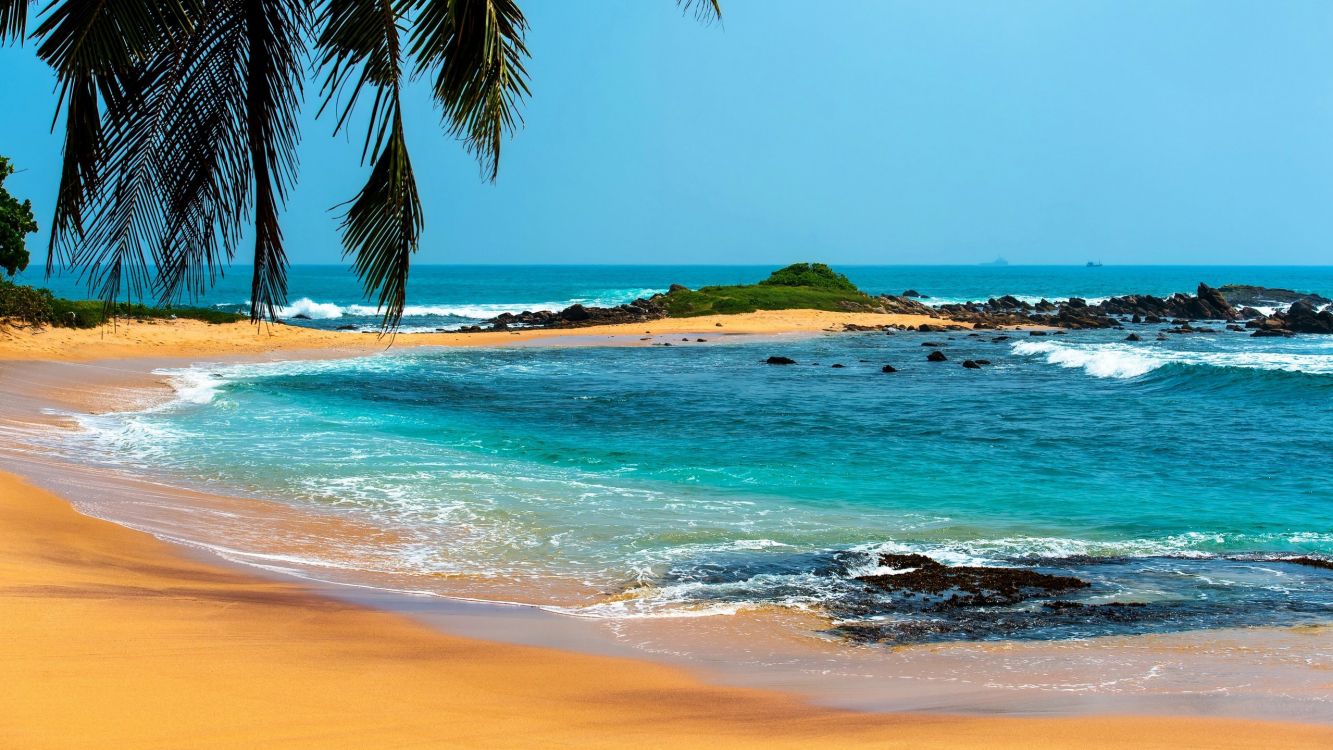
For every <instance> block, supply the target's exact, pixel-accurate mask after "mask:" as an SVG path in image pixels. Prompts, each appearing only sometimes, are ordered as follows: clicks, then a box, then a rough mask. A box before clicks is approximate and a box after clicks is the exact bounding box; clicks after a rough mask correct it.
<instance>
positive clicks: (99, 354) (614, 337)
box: [0, 310, 967, 362]
mask: <svg viewBox="0 0 1333 750" xmlns="http://www.w3.org/2000/svg"><path fill="white" fill-rule="evenodd" d="M942 322H946V321H941V320H940V319H939V318H931V317H928V316H925V315H881V314H879V313H851V312H847V313H839V312H827V311H823V310H761V311H759V312H754V313H747V314H744V315H706V316H700V317H695V318H666V319H663V320H655V321H652V322H651V323H645V324H623V325H610V326H597V327H593V328H562V329H538V330H534V329H529V330H521V331H494V332H492V331H487V332H482V333H403V334H398V335H396V336H392V337H381V336H379V335H376V334H369V333H347V332H342V331H321V330H316V329H313V328H301V327H299V326H291V325H282V324H272V325H269V324H265V325H260V326H255V325H251V324H250V323H222V324H212V323H203V322H200V321H197V320H175V321H158V320H147V321H141V322H133V321H131V322H123V321H122V322H121V323H120V324H119V325H118V326H117V327H116V328H114V329H113V328H111V327H105V328H99V329H91V330H80V329H73V328H49V329H45V330H41V331H34V330H31V329H22V328H10V329H8V330H0V360H5V359H9V360H33V359H59V360H61V361H66V362H69V361H88V360H94V359H108V358H116V357H190V356H218V355H227V354H271V353H274V352H293V351H300V350H307V351H309V350H338V351H345V352H373V351H381V350H384V349H387V348H389V347H390V346H394V347H408V346H506V345H513V344H515V343H519V342H528V341H544V340H549V339H563V338H578V339H586V340H587V342H588V343H595V339H597V338H601V339H603V340H604V341H608V342H616V341H618V340H620V339H624V342H623V343H633V342H637V341H638V337H641V336H663V335H668V334H684V333H693V334H704V335H714V336H726V335H738V334H747V335H756V334H767V335H775V334H790V333H816V332H819V331H840V330H842V329H843V326H845V325H863V326H885V325H890V326H905V327H913V326H918V325H921V324H923V323H933V324H940V323H942ZM957 325H963V326H964V327H967V326H966V324H961V323H960V324H957Z"/></svg>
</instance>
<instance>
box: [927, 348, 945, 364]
mask: <svg viewBox="0 0 1333 750" xmlns="http://www.w3.org/2000/svg"><path fill="white" fill-rule="evenodd" d="M948 359H949V358H948V357H946V356H944V352H942V351H939V350H938V349H936V350H935V351H933V352H931V353H930V354H929V355H927V356H926V361H927V362H944V361H946V360H948Z"/></svg>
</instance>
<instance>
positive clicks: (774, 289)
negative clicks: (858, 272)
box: [666, 263, 874, 318]
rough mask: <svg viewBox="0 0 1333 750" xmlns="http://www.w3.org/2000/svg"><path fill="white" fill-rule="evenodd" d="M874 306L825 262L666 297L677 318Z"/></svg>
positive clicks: (676, 292)
mask: <svg viewBox="0 0 1333 750" xmlns="http://www.w3.org/2000/svg"><path fill="white" fill-rule="evenodd" d="M873 306H874V300H872V299H871V298H870V297H869V296H868V295H867V294H866V293H865V292H862V291H861V290H860V289H857V288H856V285H855V284H853V283H852V282H851V281H848V279H847V277H846V276H843V275H842V274H840V273H837V272H835V271H834V270H833V269H831V268H829V267H828V266H826V265H824V264H823V263H796V264H794V265H790V266H787V267H786V268H783V269H780V270H777V271H774V272H773V274H772V275H770V276H769V277H768V278H767V279H764V280H763V281H761V282H759V283H758V284H743V285H738V286H706V287H702V288H700V289H696V290H690V289H682V288H677V289H675V290H673V291H672V292H671V293H669V294H668V295H667V296H666V307H667V312H668V314H669V315H670V316H671V317H673V318H690V317H696V316H699V315H735V314H737V313H747V312H754V311H756V310H858V309H869V308H871V307H873Z"/></svg>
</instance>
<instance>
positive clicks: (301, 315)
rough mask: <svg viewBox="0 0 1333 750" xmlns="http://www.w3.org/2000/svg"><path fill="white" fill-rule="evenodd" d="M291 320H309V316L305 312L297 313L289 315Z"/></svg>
mask: <svg viewBox="0 0 1333 750" xmlns="http://www.w3.org/2000/svg"><path fill="white" fill-rule="evenodd" d="M291 319H292V320H310V316H309V315H306V314H305V313H297V314H295V315H293V316H292V317H291Z"/></svg>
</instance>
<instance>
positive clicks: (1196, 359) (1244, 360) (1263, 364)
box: [1011, 341, 1333, 378]
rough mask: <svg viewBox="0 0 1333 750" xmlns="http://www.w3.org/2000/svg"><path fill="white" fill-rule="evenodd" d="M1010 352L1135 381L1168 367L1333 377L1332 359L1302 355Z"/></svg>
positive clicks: (1104, 347)
mask: <svg viewBox="0 0 1333 750" xmlns="http://www.w3.org/2000/svg"><path fill="white" fill-rule="evenodd" d="M1320 348H1323V347H1322V346H1321V347H1320ZM1011 349H1012V351H1013V352H1014V354H1018V355H1023V356H1039V355H1044V356H1045V358H1046V361H1047V362H1048V363H1050V364H1053V365H1059V366H1061V367H1068V368H1081V369H1083V371H1084V372H1086V373H1088V374H1089V375H1091V376H1093V377H1096V378H1137V377H1139V376H1142V375H1146V374H1148V373H1150V372H1153V371H1154V370H1157V369H1159V368H1162V367H1165V366H1168V365H1171V366H1185V367H1215V368H1234V369H1239V370H1261V371H1270V372H1289V373H1306V374H1312V375H1333V355H1328V354H1310V353H1304V352H1275V351H1214V352H1200V351H1175V350H1169V349H1165V348H1154V349H1152V350H1146V349H1145V348H1143V347H1134V346H1130V345H1128V344H1119V343H1113V344H1059V343H1055V342H1052V341H1019V342H1017V343H1015V344H1013V346H1012V347H1011Z"/></svg>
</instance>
